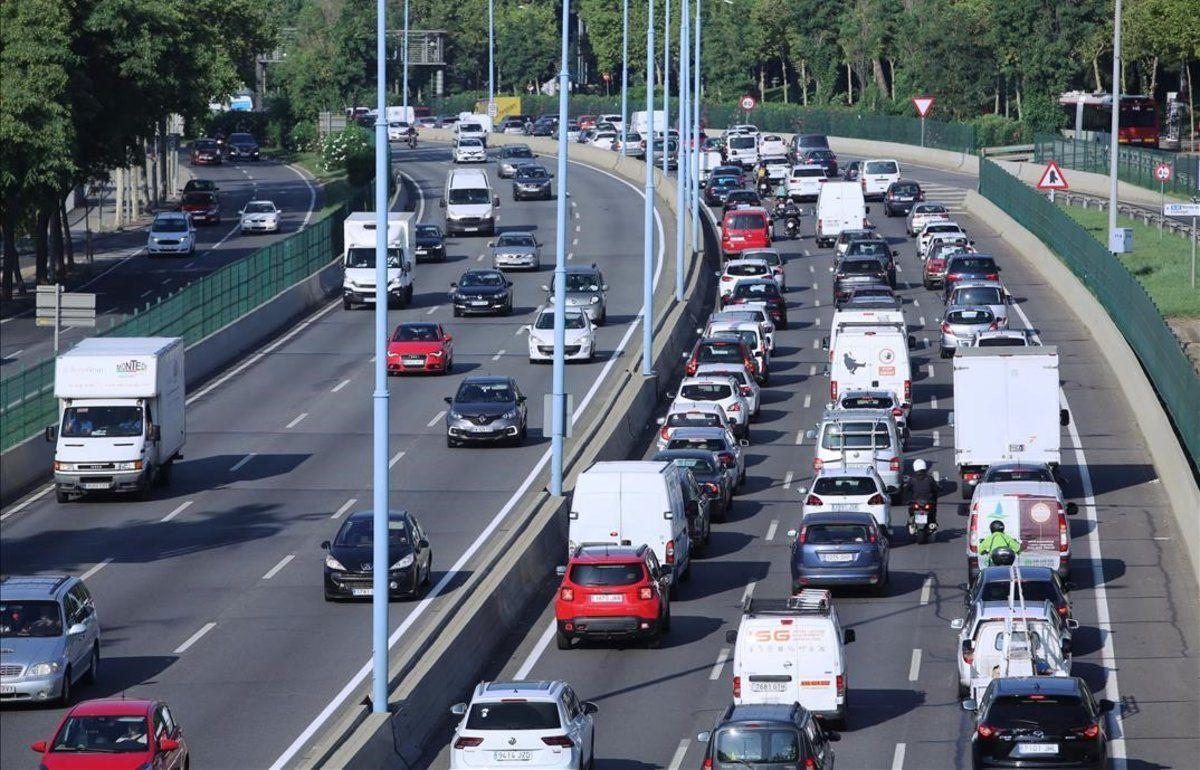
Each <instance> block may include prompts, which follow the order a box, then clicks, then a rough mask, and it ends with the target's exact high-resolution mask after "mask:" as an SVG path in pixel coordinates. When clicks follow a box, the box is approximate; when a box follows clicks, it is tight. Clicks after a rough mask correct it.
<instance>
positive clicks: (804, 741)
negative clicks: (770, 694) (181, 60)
mask: <svg viewBox="0 0 1200 770" xmlns="http://www.w3.org/2000/svg"><path fill="white" fill-rule="evenodd" d="M696 740H698V741H700V742H702V743H704V744H705V750H704V767H705V768H711V769H712V770H720V768H730V770H733V769H734V768H737V769H738V770H746V768H753V767H754V766H756V765H770V766H771V767H772V768H780V769H782V768H795V769H796V770H831V768H832V767H833V758H834V757H833V747H832V746H830V745H829V744H830V743H833V742H835V741H838V740H841V736H840V735H838V734H837V733H835V732H827V731H825V730H824V729H822V727H821V725H820V724H818V723H817V720H816V719H815V718H814V717H813V715H812V714H810V713H809V712H808V711H806V710H805V708H804V707H803V706H801V705H800V704H799V703H793V704H791V705H790V706H789V705H784V704H771V705H765V704H755V705H743V706H738V705H736V704H733V703H731V704H729V706H728V707H727V708H726V709H725V713H723V714H722V715H721V716H719V717H717V721H716V723H715V724H714V725H713V729H712V730H711V731H708V732H703V733H700V734H699V735H697V736H696Z"/></svg>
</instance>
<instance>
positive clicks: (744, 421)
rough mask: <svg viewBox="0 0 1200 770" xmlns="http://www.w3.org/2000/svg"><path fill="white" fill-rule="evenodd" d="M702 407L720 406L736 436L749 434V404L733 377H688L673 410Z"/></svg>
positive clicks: (676, 397) (675, 399) (680, 389)
mask: <svg viewBox="0 0 1200 770" xmlns="http://www.w3.org/2000/svg"><path fill="white" fill-rule="evenodd" d="M703 403H712V404H717V405H718V406H720V407H721V408H722V409H724V410H725V419H726V420H728V422H729V424H730V426H732V427H733V432H734V433H737V434H741V435H745V434H747V433H749V432H750V413H751V409H750V402H749V401H748V400H747V399H746V396H744V395H743V394H742V389H741V387H740V386H739V385H738V382H737V381H735V380H734V379H733V377H732V376H730V375H710V374H704V375H701V374H699V373H697V374H696V376H694V377H685V378H684V380H683V382H681V383H680V384H679V392H678V393H676V394H675V397H674V401H673V402H672V404H671V408H672V409H674V408H677V407H681V406H684V405H690V404H703Z"/></svg>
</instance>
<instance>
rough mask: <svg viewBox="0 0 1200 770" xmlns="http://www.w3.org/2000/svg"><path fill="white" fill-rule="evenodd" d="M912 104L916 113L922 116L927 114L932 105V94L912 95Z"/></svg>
mask: <svg viewBox="0 0 1200 770" xmlns="http://www.w3.org/2000/svg"><path fill="white" fill-rule="evenodd" d="M911 101H912V103H913V106H914V107H916V108H917V115H919V116H921V117H922V118H923V117H925V116H926V115H928V114H929V110H930V109H932V107H933V97H932V96H914V97H913V98H912V100H911Z"/></svg>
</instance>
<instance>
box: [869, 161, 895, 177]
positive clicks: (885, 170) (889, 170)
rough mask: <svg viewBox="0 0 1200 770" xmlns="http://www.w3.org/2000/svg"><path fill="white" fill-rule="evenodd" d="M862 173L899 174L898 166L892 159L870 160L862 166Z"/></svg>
mask: <svg viewBox="0 0 1200 770" xmlns="http://www.w3.org/2000/svg"><path fill="white" fill-rule="evenodd" d="M863 173H864V174H899V173H900V167H899V166H897V165H896V161H894V160H870V161H867V163H866V164H865V165H864V166H863Z"/></svg>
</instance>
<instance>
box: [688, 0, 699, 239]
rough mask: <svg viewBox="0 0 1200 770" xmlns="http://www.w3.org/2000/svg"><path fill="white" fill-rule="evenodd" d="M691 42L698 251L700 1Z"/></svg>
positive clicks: (694, 229) (694, 222) (694, 230)
mask: <svg viewBox="0 0 1200 770" xmlns="http://www.w3.org/2000/svg"><path fill="white" fill-rule="evenodd" d="M694 38H695V39H694V40H693V41H692V46H693V49H694V50H695V54H694V55H693V56H692V61H693V62H694V64H693V65H692V70H693V71H692V96H691V99H692V137H693V139H694V140H695V141H696V150H695V152H693V153H692V160H693V163H694V165H693V166H692V178H691V180H690V181H691V183H692V249H693V250H694V251H699V250H700V144H699V142H700V0H696V29H695V31H694Z"/></svg>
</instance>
